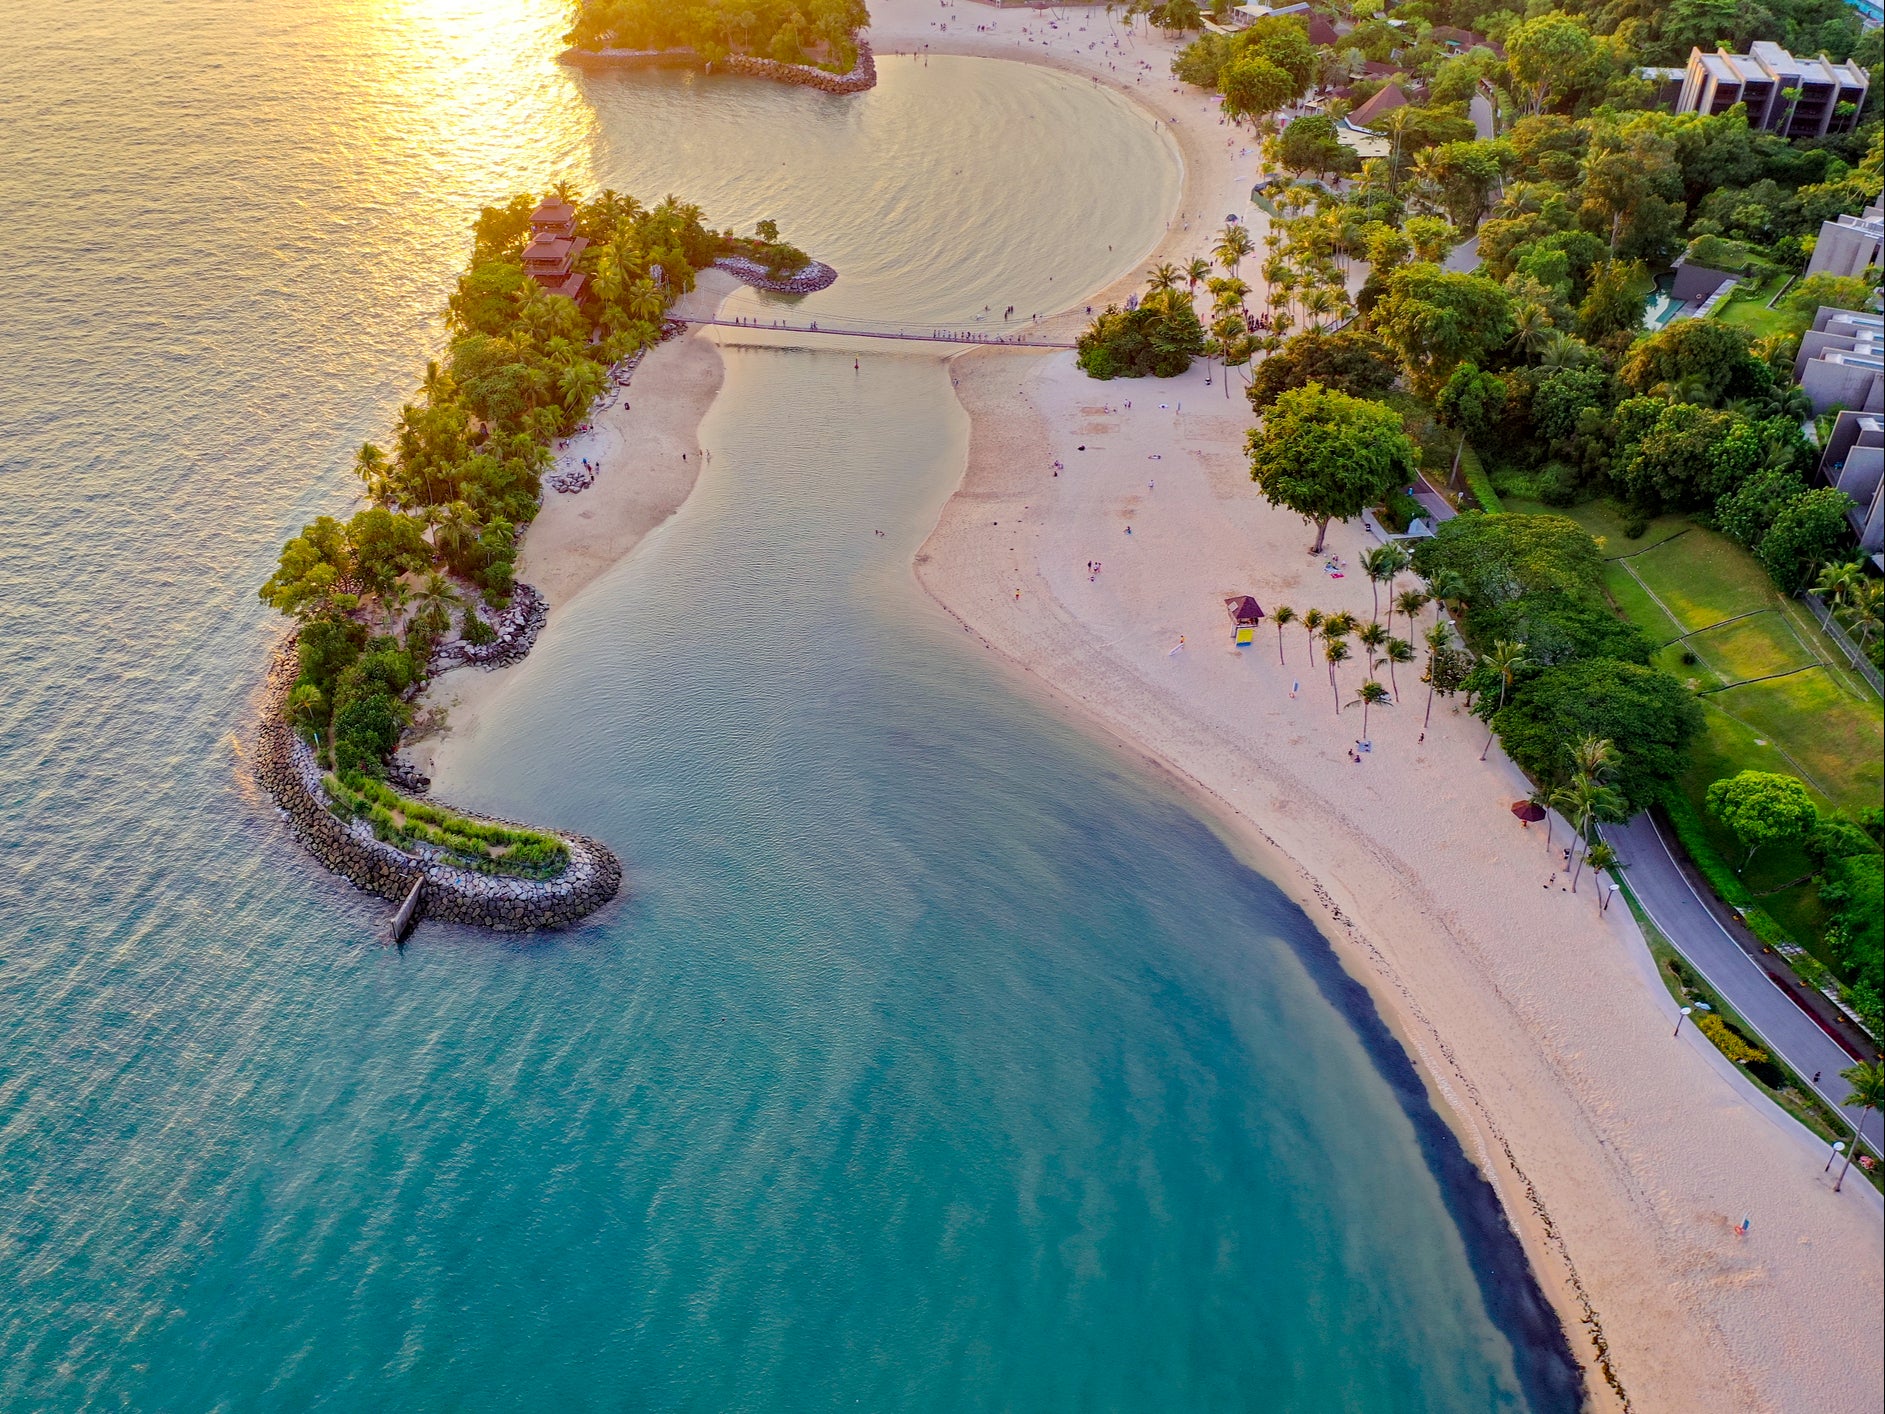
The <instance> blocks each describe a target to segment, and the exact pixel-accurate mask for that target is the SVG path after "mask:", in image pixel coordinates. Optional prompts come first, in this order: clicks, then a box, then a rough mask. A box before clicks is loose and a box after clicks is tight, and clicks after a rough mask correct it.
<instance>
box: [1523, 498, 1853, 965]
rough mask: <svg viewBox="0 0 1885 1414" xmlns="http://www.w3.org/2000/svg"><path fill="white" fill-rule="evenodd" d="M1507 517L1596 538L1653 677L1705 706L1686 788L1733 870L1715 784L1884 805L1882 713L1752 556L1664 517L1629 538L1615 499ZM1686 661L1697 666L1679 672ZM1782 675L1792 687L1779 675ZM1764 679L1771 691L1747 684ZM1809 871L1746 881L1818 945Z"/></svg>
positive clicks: (1791, 853)
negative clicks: (1769, 781) (1786, 788)
mask: <svg viewBox="0 0 1885 1414" xmlns="http://www.w3.org/2000/svg"><path fill="white" fill-rule="evenodd" d="M1506 507H1507V509H1508V510H1510V511H1515V512H1521V513H1524V514H1530V515H1563V516H1567V517H1568V518H1569V519H1571V520H1574V521H1576V522H1577V523H1578V524H1579V525H1581V526H1583V527H1584V529H1585V530H1587V531H1589V532H1590V534H1591V535H1592V536H1593V537H1595V538H1596V540H1597V542H1598V545H1599V548H1600V551H1601V553H1602V554H1603V555H1604V556H1605V557H1606V564H1605V566H1604V587H1605V588H1606V589H1607V590H1608V591H1609V594H1610V597H1611V599H1612V600H1613V601H1614V602H1615V604H1616V606H1617V608H1618V609H1619V610H1620V611H1621V612H1622V613H1623V615H1624V617H1626V618H1628V619H1629V620H1630V621H1631V622H1632V623H1635V624H1637V625H1638V626H1640V627H1641V628H1642V629H1643V630H1644V631H1645V632H1646V633H1648V634H1649V635H1650V637H1651V638H1652V639H1654V640H1655V641H1656V642H1657V643H1658V644H1662V645H1665V646H1664V647H1662V648H1661V649H1659V651H1658V652H1657V654H1656V658H1655V662H1656V665H1657V666H1658V667H1660V668H1662V669H1664V670H1665V671H1667V672H1669V673H1671V674H1672V675H1674V676H1675V677H1676V678H1678V679H1679V680H1681V681H1683V682H1687V683H1691V684H1692V685H1693V686H1694V688H1695V690H1696V691H1697V693H1698V694H1699V696H1698V697H1697V701H1698V702H1700V704H1701V706H1702V713H1703V718H1704V721H1705V723H1706V730H1705V732H1704V734H1703V736H1702V738H1701V740H1700V741H1698V742H1697V743H1696V744H1695V748H1694V753H1693V759H1692V760H1691V762H1690V765H1689V769H1688V771H1687V772H1685V773H1684V776H1683V779H1682V788H1683V793H1684V794H1685V795H1687V796H1688V797H1689V799H1690V800H1692V801H1693V802H1694V804H1695V806H1696V809H1697V810H1698V812H1701V813H1702V814H1703V817H1704V820H1705V821H1706V823H1707V826H1708V829H1709V834H1710V837H1711V839H1712V840H1713V842H1714V844H1715V846H1716V848H1717V849H1719V850H1720V851H1721V854H1722V856H1723V857H1724V858H1726V859H1728V860H1731V861H1734V862H1736V863H1738V862H1739V861H1740V859H1741V855H1742V850H1741V849H1740V847H1739V845H1737V843H1736V842H1735V839H1734V837H1733V836H1732V835H1731V834H1730V833H1729V832H1728V831H1727V830H1725V829H1722V828H1721V827H1719V826H1717V825H1716V824H1715V823H1714V821H1713V820H1712V819H1709V818H1708V817H1707V814H1706V812H1705V811H1704V810H1703V798H1704V796H1705V794H1706V793H1707V790H1708V786H1709V784H1710V782H1712V781H1717V780H1720V779H1721V778H1722V777H1724V776H1732V775H1734V774H1735V773H1736V772H1738V771H1747V770H1754V771H1773V772H1777V773H1781V774H1785V775H1794V776H1799V777H1801V778H1802V779H1803V780H1805V781H1806V782H1807V783H1808V785H1809V786H1810V787H1812V789H1813V790H1814V793H1815V794H1816V795H1818V796H1819V797H1820V801H1821V804H1822V805H1823V806H1836V807H1842V808H1845V809H1850V810H1861V809H1864V808H1866V807H1867V806H1873V805H1877V804H1879V803H1880V801H1881V799H1885V707H1881V704H1880V702H1879V700H1878V698H1876V697H1874V696H1873V695H1872V694H1871V693H1870V691H1869V690H1867V689H1866V688H1864V687H1863V685H1861V684H1860V683H1859V682H1858V681H1857V680H1856V679H1855V678H1854V677H1853V676H1852V674H1851V673H1850V672H1848V671H1847V669H1846V668H1845V665H1844V660H1843V659H1842V658H1840V656H1839V654H1838V652H1837V650H1836V649H1834V648H1833V646H1832V645H1831V644H1830V643H1828V642H1827V641H1826V640H1825V639H1824V638H1823V637H1822V636H1821V634H1820V632H1819V629H1818V626H1817V625H1815V624H1813V622H1812V620H1811V619H1809V618H1807V617H1806V616H1805V615H1804V614H1803V613H1802V612H1801V611H1800V610H1799V607H1798V605H1796V604H1794V603H1793V602H1792V601H1790V600H1788V599H1787V598H1786V597H1785V596H1784V595H1782V594H1781V593H1780V592H1779V591H1778V590H1776V589H1775V588H1774V585H1773V582H1772V581H1771V580H1770V579H1769V578H1768V577H1767V573H1766V571H1765V570H1763V569H1762V568H1761V566H1760V563H1759V562H1758V561H1757V560H1755V558H1754V557H1753V556H1752V555H1750V554H1749V553H1748V552H1747V551H1746V550H1743V549H1742V548H1741V547H1740V546H1739V545H1736V544H1735V543H1734V542H1733V541H1732V540H1729V539H1728V538H1727V537H1726V536H1723V535H1718V534H1716V533H1714V532H1713V531H1709V530H1703V529H1701V528H1700V527H1698V526H1696V525H1694V523H1693V522H1691V521H1689V520H1688V519H1687V518H1686V517H1682V516H1662V517H1658V518H1657V519H1656V520H1654V521H1651V522H1650V524H1649V528H1648V529H1647V531H1646V532H1645V533H1644V534H1643V535H1641V536H1640V537H1638V538H1637V539H1635V540H1631V539H1629V538H1628V537H1626V536H1625V535H1624V534H1623V529H1624V525H1625V522H1626V514H1625V512H1623V510H1622V509H1621V508H1620V507H1618V506H1616V505H1614V504H1613V503H1611V502H1607V501H1593V502H1589V503H1587V504H1585V505H1581V506H1574V507H1572V508H1570V509H1569V510H1563V511H1559V510H1554V509H1553V508H1551V507H1549V506H1543V505H1539V504H1536V503H1531V502H1524V501H1512V500H1508V501H1507V503H1506ZM1738 615H1749V617H1745V618H1741V617H1737V616H1738ZM1724 620H1733V622H1724ZM1685 649H1686V650H1687V651H1688V652H1690V653H1692V654H1693V655H1694V656H1695V659H1696V661H1695V662H1693V663H1685V662H1683V661H1682V656H1683V653H1684V650H1685ZM1776 673H1778V674H1784V676H1779V677H1770V676H1769V675H1770V674H1776ZM1757 678H1765V679H1766V680H1765V681H1758V682H1757V681H1750V680H1751V679H1757ZM1811 868H1812V864H1811V861H1810V860H1808V859H1807V857H1806V855H1805V852H1804V851H1802V850H1800V849H1797V848H1796V849H1784V850H1783V849H1775V850H1772V851H1766V852H1763V853H1761V854H1758V855H1756V856H1755V859H1754V863H1753V864H1752V865H1751V866H1750V867H1749V869H1748V873H1747V882H1748V886H1749V887H1750V888H1752V889H1753V890H1754V891H1755V892H1756V893H1757V894H1763V895H1766V897H1764V898H1763V900H1762V901H1763V904H1764V905H1765V904H1767V903H1769V902H1771V903H1772V904H1773V908H1772V909H1771V910H1770V911H1772V912H1773V913H1774V914H1775V916H1776V917H1777V918H1780V919H1781V921H1782V923H1783V925H1784V926H1786V927H1788V928H1789V930H1790V931H1792V932H1793V933H1794V934H1795V936H1796V937H1799V938H1801V939H1802V940H1803V941H1805V940H1809V939H1815V938H1817V936H1818V927H1819V925H1820V923H1821V922H1822V921H1823V920H1822V918H1821V912H1820V905H1819V900H1818V896H1817V893H1816V892H1815V890H1814V889H1813V888H1812V887H1811V886H1806V887H1798V886H1794V887H1789V886H1790V885H1792V881H1793V880H1795V879H1798V878H1800V877H1801V876H1802V875H1804V874H1806V873H1808V872H1810V870H1811ZM1774 891H1777V892H1774Z"/></svg>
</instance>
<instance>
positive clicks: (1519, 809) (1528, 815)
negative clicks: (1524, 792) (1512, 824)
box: [1512, 800, 1545, 825]
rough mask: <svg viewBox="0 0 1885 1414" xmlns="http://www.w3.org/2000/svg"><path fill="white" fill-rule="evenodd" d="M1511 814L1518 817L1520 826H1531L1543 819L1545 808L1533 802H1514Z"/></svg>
mask: <svg viewBox="0 0 1885 1414" xmlns="http://www.w3.org/2000/svg"><path fill="white" fill-rule="evenodd" d="M1512 813H1513V814H1514V815H1516V816H1518V818H1519V823H1520V824H1522V825H1531V824H1535V823H1537V822H1538V821H1540V820H1542V819H1544V818H1545V807H1544V806H1542V805H1540V804H1539V803H1538V802H1537V801H1535V800H1515V801H1513V802H1512Z"/></svg>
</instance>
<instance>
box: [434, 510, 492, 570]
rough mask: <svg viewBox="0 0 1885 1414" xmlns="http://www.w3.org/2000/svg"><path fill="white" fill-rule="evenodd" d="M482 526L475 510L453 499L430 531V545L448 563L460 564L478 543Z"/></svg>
mask: <svg viewBox="0 0 1885 1414" xmlns="http://www.w3.org/2000/svg"><path fill="white" fill-rule="evenodd" d="M481 530H482V527H481V526H480V525H479V524H478V515H477V512H475V511H474V510H472V509H471V507H470V506H469V505H467V504H466V503H465V502H463V501H453V502H452V503H451V504H449V505H448V506H446V507H445V510H444V512H443V513H442V514H441V515H440V516H439V523H438V525H437V526H435V527H434V528H433V531H432V547H433V548H434V549H435V550H437V551H438V552H439V554H441V555H442V556H444V557H445V563H446V564H448V565H462V564H463V563H465V559H466V557H467V556H468V555H469V554H470V553H471V551H472V549H473V548H474V547H475V546H476V545H477V543H478V535H479V533H480V531H481Z"/></svg>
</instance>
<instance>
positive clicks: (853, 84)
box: [557, 39, 877, 93]
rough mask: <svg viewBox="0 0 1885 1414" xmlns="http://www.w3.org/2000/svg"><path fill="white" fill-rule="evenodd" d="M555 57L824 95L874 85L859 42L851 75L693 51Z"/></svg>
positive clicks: (872, 64) (865, 47)
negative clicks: (737, 77) (739, 77)
mask: <svg viewBox="0 0 1885 1414" xmlns="http://www.w3.org/2000/svg"><path fill="white" fill-rule="evenodd" d="M557 57H558V59H559V60H560V61H561V62H562V63H565V64H572V65H574V66H576V67H577V68H581V69H703V70H705V71H706V72H707V73H710V74H743V75H745V76H746V77H748V78H755V79H771V80H773V81H774V82H775V83H790V84H797V85H798V86H799V87H801V88H815V89H818V90H820V91H821V92H823V93H862V92H864V91H865V90H866V89H869V88H875V87H876V86H877V60H876V59H875V58H873V57H872V55H871V47H870V45H869V44H867V43H866V42H865V41H863V40H861V39H860V40H859V41H858V44H857V62H856V63H855V64H853V65H852V66H851V69H850V72H848V73H843V74H834V73H832V72H831V71H830V70H828V69H817V68H813V67H812V66H811V65H810V64H785V63H781V62H780V61H779V60H777V59H760V58H755V57H753V56H752V55H748V54H734V55H731V56H729V57H728V58H725V59H720V60H717V61H708V60H705V59H702V58H701V57H700V55H699V54H697V53H695V52H694V51H693V50H692V49H565V50H564V51H563V52H562V53H561V54H560V55H558V56H557Z"/></svg>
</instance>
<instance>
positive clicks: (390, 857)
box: [255, 586, 622, 933]
mask: <svg viewBox="0 0 1885 1414" xmlns="http://www.w3.org/2000/svg"><path fill="white" fill-rule="evenodd" d="M520 587H521V586H520ZM297 671H298V662H297V659H296V657H295V639H294V635H292V634H290V635H289V636H288V638H287V640H286V641H285V642H284V643H283V644H282V646H281V648H280V649H278V650H277V651H276V654H275V658H274V661H273V662H272V663H270V664H269V670H268V684H267V690H266V691H265V692H264V694H263V702H262V721H261V725H260V727H259V728H258V730H257V732H256V751H255V774H256V778H257V779H258V780H259V781H260V782H261V784H262V786H263V788H264V789H266V790H267V791H268V793H269V794H270V795H272V796H273V797H274V798H275V801H276V803H277V804H278V805H279V806H280V807H281V809H282V811H283V813H284V814H286V815H287V817H288V823H289V827H290V828H291V829H292V830H293V831H294V833H295V835H296V837H297V838H298V839H300V841H301V842H302V844H304V845H306V846H307V849H308V852H309V853H311V854H312V855H313V856H314V857H315V858H316V859H318V860H320V861H321V863H322V864H324V865H326V866H327V867H328V868H329V869H331V870H332V871H333V872H334V873H336V874H339V875H340V876H341V877H342V878H344V879H347V880H349V881H350V882H351V883H353V884H354V885H355V886H356V887H358V888H361V889H364V890H366V892H368V893H370V894H378V895H379V896H380V897H381V898H384V899H391V900H393V901H395V902H397V901H399V900H401V899H403V898H405V896H406V894H407V893H408V892H409V891H410V890H411V888H412V883H413V880H414V879H415V878H421V877H422V878H423V879H424V880H425V890H424V899H423V903H422V904H421V911H422V913H423V914H424V916H425V917H427V918H436V919H439V920H441V921H443V922H447V923H467V924H471V925H473V926H475V927H480V928H492V929H495V930H497V931H499V932H505V933H526V932H531V931H534V930H536V929H541V928H566V927H568V926H569V925H570V924H572V923H575V922H577V921H578V920H579V919H582V918H586V917H587V916H588V915H589V914H591V913H594V912H595V911H596V910H597V909H598V908H600V907H602V905H603V904H605V903H607V902H608V901H609V900H610V899H612V898H614V897H615V895H616V894H617V893H618V892H619V891H620V889H621V887H622V864H621V861H620V860H619V859H617V858H616V857H615V855H614V854H613V853H612V852H611V851H610V849H609V848H608V846H607V845H605V844H603V843H602V842H601V841H599V840H592V839H590V838H588V837H587V836H586V835H573V834H570V833H568V832H566V831H563V830H557V831H553V832H552V833H554V834H555V835H556V836H557V838H558V839H560V840H562V841H563V843H564V844H565V845H566V846H568V848H569V864H568V866H567V867H566V868H565V869H564V870H563V872H562V873H561V874H558V875H557V876H556V877H555V878H554V879H541V880H539V879H518V878H508V877H505V876H502V875H492V874H480V873H477V872H476V871H475V870H470V869H460V868H456V867H454V866H453V865H450V864H447V863H445V862H443V861H441V860H440V859H438V858H436V857H431V856H430V855H428V854H426V853H419V852H413V853H408V852H407V851H405V850H403V849H398V848H396V847H394V846H393V845H390V844H386V843H385V842H383V841H381V840H378V839H375V838H374V836H373V831H372V830H371V828H369V826H368V825H367V823H366V822H365V821H364V820H357V819H347V820H343V819H341V818H339V817H338V816H336V815H334V814H333V812H332V811H330V810H329V809H328V808H327V794H326V792H325V791H324V790H323V789H322V788H321V768H320V765H319V763H318V762H317V761H316V760H315V757H314V751H313V749H312V748H311V747H310V746H309V745H308V744H307V743H306V742H305V741H303V740H302V739H301V738H300V737H299V736H297V735H296V734H295V733H294V732H293V731H292V730H290V729H289V726H288V723H287V722H286V720H284V718H283V717H282V705H283V703H284V702H285V701H286V700H287V695H288V691H289V689H290V688H292V687H293V686H294V680H295V676H296V673H297ZM460 813H465V812H460ZM467 818H470V819H484V820H490V821H491V823H493V824H499V825H509V826H511V828H513V829H541V828H542V827H541V826H535V825H531V826H524V825H517V824H516V823H515V822H512V821H508V820H497V819H494V818H493V817H490V816H470V815H468V816H467Z"/></svg>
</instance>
